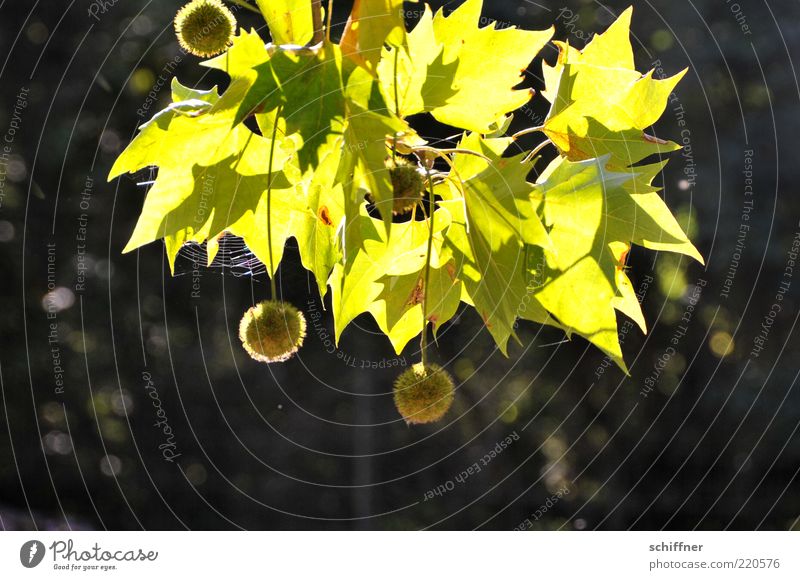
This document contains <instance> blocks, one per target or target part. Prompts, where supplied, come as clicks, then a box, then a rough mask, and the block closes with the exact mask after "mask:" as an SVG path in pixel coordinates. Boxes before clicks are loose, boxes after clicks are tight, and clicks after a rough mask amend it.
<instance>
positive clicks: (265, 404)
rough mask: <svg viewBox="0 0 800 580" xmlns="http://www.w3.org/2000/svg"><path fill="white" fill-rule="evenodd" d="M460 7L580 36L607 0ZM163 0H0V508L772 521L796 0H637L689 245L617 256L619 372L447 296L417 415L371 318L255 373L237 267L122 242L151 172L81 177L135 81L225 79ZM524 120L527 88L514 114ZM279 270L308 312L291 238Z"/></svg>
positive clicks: (261, 291) (115, 130)
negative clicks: (442, 415) (689, 249)
mask: <svg viewBox="0 0 800 580" xmlns="http://www.w3.org/2000/svg"><path fill="white" fill-rule="evenodd" d="M335 4H336V10H335V14H334V22H335V23H337V27H336V30H335V31H334V36H336V35H338V34H339V33H340V32H341V30H342V25H343V22H344V20H345V18H346V13H347V11H348V10H349V8H350V3H348V2H343V1H338V0H337V1H336V3H335ZM442 4H447V6H448V8H452V7H455V6H456V5H458V4H459V2H451V3H441V2H437V3H434V5H436V6H441V5H442ZM485 4H486V6H485V15H486V16H487V17H491V18H494V19H496V20H499V21H501V23H503V25H508V24H509V23H513V24H516V25H519V26H522V27H527V28H537V29H541V28H546V27H548V26H549V25H550V24H552V23H555V25H556V29H557V32H556V37H557V38H560V39H568V40H569V41H570V43H571V44H573V45H577V46H583V44H584V43H585V42H586V40H587V39H588V37H589V35H590V34H591V33H593V32H600V31H602V30H604V29H605V27H606V26H607V25H608V24H609V23H610V22H611V21H612V20H613V18H614V15H615V14H618V13H620V12H621V11H622V10H623V9H624V8H625V7H626V6H627V4H628V3H627V2H610V3H607V4H600V3H598V2H590V1H583V0H581V1H575V0H569V1H566V2H565V3H563V4H560V3H555V4H554V3H552V2H550V3H536V2H527V1H506V0H491V1H487V2H486V3H485ZM180 5H181V2H179V1H175V0H168V1H164V0H162V1H158V2H156V1H152V0H125V1H121V0H120V1H119V2H116V3H114V2H113V0H112V1H110V2H100V3H92V2H89V1H87V0H60V1H54V0H50V1H47V0H45V1H42V0H35V1H33V0H0V87H2V89H0V90H1V91H2V106H0V139H3V141H2V142H0V154H4V152H5V157H3V158H0V159H2V165H0V169H2V170H3V171H4V172H5V174H6V176H5V179H4V180H3V177H2V175H0V180H2V181H0V184H1V185H0V298H1V299H2V307H0V394H1V395H2V397H1V398H0V402H1V403H2V414H0V526H1V527H2V529H12V530H13V529H66V528H71V529H103V528H108V529H142V528H144V529H184V528H191V529H219V528H223V529H235V528H251V529H309V528H310V529H417V528H425V527H432V528H439V529H441V528H447V529H471V528H482V529H514V528H523V529H579V530H582V529H628V528H633V529H661V528H667V529H692V528H698V529H722V528H728V529H756V528H758V529H790V528H798V527H800V524H798V516H800V494H799V493H798V491H799V489H798V479H797V475H798V469H800V447H799V446H798V442H800V436H798V426H799V425H800V385H798V384H797V377H798V371H799V370H800V363H799V362H798V361H800V341H799V340H798V339H797V329H796V324H797V318H798V308H797V306H798V297H799V296H800V269H798V266H797V265H796V264H794V263H793V262H792V256H793V255H794V254H793V253H792V244H793V240H795V239H797V238H796V236H797V235H798V233H799V232H800V196H798V188H800V163H798V162H797V160H798V154H797V145H796V142H795V139H797V137H798V135H800V115H799V114H798V104H799V103H800V91H799V89H798V79H797V70H796V65H795V63H794V58H795V57H798V56H800V3H799V2H797V1H796V0H779V1H772V0H769V1H767V2H763V3H762V2H750V1H748V0H742V1H741V2H739V3H738V4H737V3H733V2H727V1H724V0H693V1H692V2H689V1H686V0H675V1H664V0H660V1H656V2H649V1H648V2H637V3H636V5H635V11H634V18H633V33H634V38H633V42H634V48H635V51H636V55H637V65H638V67H639V69H640V70H648V69H650V68H653V67H654V66H657V65H658V62H657V61H659V60H660V66H661V67H663V71H664V73H666V74H673V73H675V72H678V71H679V70H681V69H683V68H686V67H688V68H689V73H688V74H687V76H686V78H685V79H684V80H683V82H682V83H681V84H680V85H679V87H678V90H677V100H675V101H673V102H672V103H671V104H670V106H669V107H668V109H667V111H666V112H665V115H664V117H663V119H662V121H661V122H660V123H659V125H658V126H657V127H656V129H655V131H656V133H657V134H658V135H659V136H661V137H664V138H669V139H672V140H675V141H678V142H680V143H682V144H684V145H685V148H684V150H683V151H682V152H678V153H676V154H675V155H674V156H673V159H672V162H671V163H670V165H669V166H668V168H667V170H666V172H665V174H664V176H663V186H664V191H663V194H664V196H665V198H666V199H667V203H668V204H669V205H670V207H671V208H672V209H673V210H674V211H675V212H676V213H677V214H678V216H679V217H680V220H681V222H682V223H683V224H684V225H685V226H686V227H687V228H688V230H689V232H690V235H691V236H692V238H693V239H694V240H695V241H696V243H697V245H698V247H699V248H700V251H701V252H702V253H703V254H704V255H705V256H706V257H707V263H708V266H707V267H706V268H704V267H702V266H700V265H698V264H696V263H689V262H688V261H687V260H685V259H679V258H675V257H673V256H670V255H658V254H656V253H653V252H646V251H641V250H635V251H634V252H633V255H632V258H631V268H630V275H631V278H632V280H633V282H634V285H635V286H636V287H637V288H639V289H642V290H643V291H644V289H645V287H647V289H646V295H645V299H644V310H645V313H646V317H647V320H648V323H649V325H650V327H651V332H650V334H649V335H648V336H643V335H642V334H641V333H640V332H639V331H638V330H637V329H631V328H630V324H626V321H625V319H624V318H620V327H621V328H622V329H627V332H626V334H625V338H624V351H625V356H626V359H627V361H628V362H629V365H630V367H631V376H630V377H629V378H626V377H625V376H624V375H623V374H622V373H621V372H620V371H619V370H618V369H616V368H614V367H613V366H609V364H608V362H607V361H604V357H603V356H602V354H601V353H600V352H599V351H598V350H596V349H594V348H589V347H588V345H587V343H585V342H583V341H582V340H575V341H573V342H562V338H563V337H562V336H561V335H560V334H558V333H556V332H551V331H547V330H542V329H540V328H536V327H534V326H532V325H528V324H522V325H521V327H520V336H521V338H522V339H523V342H524V344H525V345H526V346H524V347H520V346H517V345H515V346H512V347H511V349H510V355H511V356H510V358H508V359H506V358H504V357H503V356H502V355H501V354H500V353H499V352H498V351H496V349H495V347H494V344H493V342H492V340H491V337H490V336H489V334H488V333H487V332H486V331H485V330H482V329H481V320H480V319H479V318H478V317H477V316H476V315H475V314H474V313H473V312H466V313H463V315H462V316H460V317H459V318H458V319H457V320H456V321H455V322H453V323H452V324H450V325H449V326H448V327H446V329H445V331H444V332H443V333H442V335H441V336H440V339H439V344H438V348H437V349H436V355H435V356H436V359H437V360H438V361H439V362H440V363H442V364H446V365H447V367H448V368H449V369H450V371H451V372H452V373H453V374H454V375H455V376H456V377H457V379H458V382H459V388H458V392H457V397H456V403H455V405H454V409H453V410H452V411H451V412H450V414H449V415H448V416H447V418H446V420H445V421H444V422H442V423H440V424H438V425H434V426H428V427H416V428H408V427H406V425H405V424H403V423H402V422H401V421H400V420H399V418H398V416H397V414H396V411H395V409H394V406H393V403H392V400H391V395H390V390H391V384H392V381H393V380H394V378H395V377H396V375H397V374H398V373H399V369H398V368H397V367H396V366H395V367H391V364H392V363H396V362H397V360H396V358H395V357H394V354H393V352H392V350H391V348H390V345H389V342H388V340H386V339H385V338H383V337H381V336H380V335H378V334H377V333H376V326H375V325H374V324H373V322H372V321H371V319H369V318H367V317H364V318H360V319H358V321H357V324H356V325H354V326H352V327H351V328H349V329H348V330H347V331H346V333H345V335H344V337H343V340H342V342H341V344H340V345H339V348H338V349H336V350H334V352H333V353H329V352H327V350H331V349H328V348H327V346H326V342H325V337H326V333H327V334H330V333H332V330H333V324H332V320H331V319H330V317H329V315H328V314H327V313H326V314H325V315H324V316H323V317H322V318H320V319H319V322H318V325H317V326H316V327H315V325H314V324H312V326H311V329H310V330H311V332H310V333H309V336H308V338H307V340H306V345H305V346H304V348H303V349H302V351H301V353H300V356H298V357H297V358H295V359H294V360H292V361H290V362H288V363H285V364H283V365H272V366H264V365H260V364H257V363H255V362H253V361H251V360H250V359H248V357H247V355H246V354H245V353H244V352H243V350H242V349H241V348H240V346H239V344H238V339H237V336H236V332H237V327H238V322H239V318H240V316H241V314H242V312H243V311H244V310H245V309H246V308H247V307H248V306H249V305H251V304H252V303H253V301H254V300H259V299H263V298H265V297H266V296H267V295H268V283H267V281H266V280H265V279H264V278H263V276H258V275H257V272H254V274H256V275H251V276H247V275H246V276H235V275H232V274H222V273H220V271H219V270H206V269H201V270H198V271H193V270H194V269H193V266H192V263H191V261H190V260H183V261H182V262H181V263H180V264H179V270H180V272H179V274H180V275H178V276H176V277H174V278H171V277H170V276H169V272H168V268H167V266H166V263H165V260H164V251H163V247H162V246H161V245H160V244H151V245H150V246H148V247H145V248H143V249H142V250H141V251H140V252H138V253H133V254H128V255H124V256H123V255H121V250H122V248H123V246H124V243H125V241H126V240H127V238H128V236H129V235H130V233H131V231H132V228H133V226H134V224H135V221H136V218H137V216H138V212H139V210H140V209H141V205H142V200H143V196H144V193H145V188H144V187H142V186H137V181H139V182H141V181H147V180H148V179H149V177H150V176H149V175H147V174H142V175H139V176H135V177H134V178H122V179H120V180H118V181H116V182H113V183H110V184H109V183H106V179H105V176H106V175H107V174H108V170H109V168H110V166H111V164H112V162H113V160H114V159H115V156H116V155H117V154H118V153H119V152H120V151H121V150H122V148H124V146H125V145H126V144H127V143H128V142H129V141H130V139H131V137H132V135H133V134H134V132H135V130H136V128H137V126H138V124H140V123H141V122H142V121H143V120H145V119H147V118H149V116H150V115H151V114H152V113H153V112H154V111H155V110H157V108H159V107H161V106H163V104H164V103H166V102H167V101H168V99H169V90H168V88H167V87H166V86H165V87H164V88H162V89H161V90H160V91H159V90H156V93H157V94H156V98H157V100H158V103H157V105H154V106H153V107H152V108H151V109H150V110H149V111H143V110H142V109H143V107H146V105H147V103H148V94H149V93H150V92H151V91H152V90H154V88H156V89H157V88H158V82H157V80H158V78H159V77H160V76H161V75H165V76H166V77H167V78H169V77H171V76H173V75H176V76H178V78H180V80H181V81H182V82H183V83H184V84H187V85H195V84H197V85H199V86H204V87H210V86H212V85H213V84H215V83H221V84H222V85H223V86H224V84H225V82H226V81H225V79H224V77H222V76H216V75H215V74H211V73H208V71H206V70H205V69H202V68H200V67H198V66H197V59H195V58H193V57H186V56H183V57H181V54H180V52H179V48H178V44H177V42H176V40H175V37H174V34H173V33H172V30H171V22H172V18H173V16H174V13H175V11H176V10H177V8H179V7H180ZM92 13H94V14H96V15H97V17H96V18H95V17H93V16H92V15H91V14H92ZM237 15H238V17H239V21H240V24H241V25H243V26H247V27H250V26H256V27H258V26H259V19H258V17H257V16H256V15H251V14H245V13H244V12H243V11H242V10H238V11H237ZM261 31H262V33H263V34H264V36H265V37H266V32H265V31H264V30H261ZM555 55H556V50H555V48H554V47H552V46H550V47H548V48H547V49H546V50H545V52H544V55H543V56H544V57H545V58H546V59H547V60H548V61H550V62H552V61H553V60H554V58H555ZM176 57H180V58H179V59H178V60H177V61H176V60H175V59H176ZM486 66H492V63H491V62H487V63H486ZM204 75H205V76H204ZM540 77H541V61H540V60H539V61H537V62H534V63H533V64H532V65H531V67H530V69H529V71H528V74H527V81H526V84H528V85H529V86H532V87H535V88H541V86H542V82H541V78H540ZM546 112H547V108H546V103H544V101H543V99H541V98H536V99H534V101H533V102H532V104H531V105H530V106H529V107H527V108H526V109H525V110H523V111H522V112H521V113H520V114H519V115H518V118H517V121H516V122H515V128H517V127H525V126H532V125H536V124H539V123H541V121H542V119H543V116H544V115H545V114H546ZM681 119H683V120H684V121H685V125H684V126H679V120H681ZM417 128H418V129H419V131H420V132H421V133H422V134H423V135H440V134H443V133H442V129H441V128H436V127H434V126H432V125H430V124H428V125H426V121H425V120H422V121H421V122H420V123H419V124H418V125H417ZM533 143H535V142H534V141H532V142H531V143H526V145H532V144H533ZM3 147H7V149H3ZM748 151H751V153H747V152H748ZM747 171H752V195H747V194H746V190H745V188H746V185H747V184H748V183H747V181H746V180H747V179H750V177H748V174H746V173H745V172H747ZM750 204H752V205H750ZM745 216H746V217H745ZM796 250H797V246H795V251H796ZM794 258H795V259H796V258H797V256H794ZM793 264H794V270H791V267H792V266H793ZM240 273H241V272H240ZM651 278H652V280H651ZM279 281H280V287H281V291H282V293H283V295H284V297H285V298H286V299H288V300H290V301H291V302H293V303H294V304H295V305H297V306H299V307H301V308H302V309H304V310H305V311H306V312H309V311H313V310H314V309H316V310H317V311H321V305H320V300H319V296H318V294H317V292H316V290H315V288H314V286H313V284H310V283H309V280H308V277H307V275H306V273H305V272H304V270H303V269H302V268H301V267H300V264H299V260H298V258H297V253H296V251H295V250H294V249H293V248H290V250H289V251H288V255H287V259H286V261H285V262H284V265H283V266H282V269H281V275H280V280H279ZM648 284H649V285H648ZM682 319H683V320H684V322H681V320H682ZM687 321H688V322H687ZM681 327H684V330H685V336H684V330H681ZM673 340H674V342H673ZM674 344H677V346H674V347H673V345H674ZM412 346H413V348H411V347H410V348H409V350H408V351H407V352H406V353H404V356H403V357H400V359H399V360H400V362H404V363H405V364H411V363H413V362H415V361H416V359H417V356H418V355H417V353H416V351H417V348H416V344H414V345H412ZM671 347H672V348H671ZM673 348H674V350H673ZM373 363H374V366H377V367H381V366H389V367H390V368H377V369H374V368H370V369H362V368H361V367H362V366H363V365H366V366H373ZM501 442H503V443H502V444H501ZM498 449H499V450H500V451H497V450H498ZM487 454H488V460H487V459H486V456H487ZM482 459H483V461H482ZM476 463H477V465H478V467H480V471H477V470H476V469H474V468H473V469H470V468H471V467H472V466H473V465H474V464H476Z"/></svg>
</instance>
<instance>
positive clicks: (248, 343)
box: [239, 300, 306, 363]
mask: <svg viewBox="0 0 800 580" xmlns="http://www.w3.org/2000/svg"><path fill="white" fill-rule="evenodd" d="M305 336H306V319H305V317H304V316H303V313H302V312H300V311H299V310H298V309H297V308H295V307H294V306H292V305H291V304H285V303H283V302H278V301H276V300H266V301H264V302H261V303H260V304H257V305H256V306H253V307H252V308H251V309H250V310H248V311H247V312H245V313H244V316H243V317H242V322H241V323H240V324H239V338H240V339H241V341H242V345H244V349H245V350H246V351H247V353H248V354H249V355H250V356H251V357H253V359H255V360H257V361H259V362H266V363H273V362H283V361H285V360H288V359H290V358H291V357H292V355H294V353H296V352H297V350H298V349H299V348H300V347H301V346H303V339H305Z"/></svg>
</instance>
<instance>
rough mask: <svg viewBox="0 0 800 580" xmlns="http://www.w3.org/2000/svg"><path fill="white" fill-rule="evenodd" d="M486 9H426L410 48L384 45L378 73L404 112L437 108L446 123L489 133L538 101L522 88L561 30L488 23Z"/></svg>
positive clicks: (478, 1)
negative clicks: (533, 63) (529, 71)
mask: <svg viewBox="0 0 800 580" xmlns="http://www.w3.org/2000/svg"><path fill="white" fill-rule="evenodd" d="M482 6H483V1H482V0H467V1H466V2H464V4H462V5H461V6H459V7H458V8H457V9H456V10H454V11H453V12H452V13H451V14H450V16H448V17H445V15H444V12H443V11H442V10H440V11H438V12H437V13H436V15H435V16H434V15H433V14H432V13H431V11H430V9H429V8H427V7H426V10H425V13H424V15H423V16H422V19H421V20H420V22H419V23H418V24H417V26H416V27H415V28H414V30H412V31H411V33H409V35H408V40H407V46H398V47H396V48H395V47H393V48H392V49H387V50H384V53H383V58H382V60H381V62H380V66H379V68H378V73H379V77H380V81H381V85H382V87H383V90H384V94H385V95H386V98H387V101H388V102H389V103H390V104H391V105H392V106H393V107H394V106H395V99H394V95H395V90H396V91H397V95H398V101H399V102H398V103H397V105H399V106H397V109H396V111H397V112H398V114H400V115H401V116H403V117H406V116H408V115H413V114H415V113H421V112H430V113H432V114H433V116H434V117H435V118H436V119H437V120H438V121H440V122H442V123H445V124H448V125H452V126H454V127H459V128H462V129H466V130H469V131H476V132H480V133H488V132H490V130H491V127H492V125H493V124H495V123H497V122H498V120H500V119H502V117H504V116H505V115H506V114H508V113H510V112H511V111H514V110H516V109H518V108H520V107H521V106H523V105H524V104H525V103H527V102H528V101H529V100H530V98H531V96H532V93H531V91H529V90H514V87H515V86H517V85H518V84H520V82H521V81H522V80H523V77H522V71H524V70H525V69H526V68H527V67H528V65H530V63H531V61H532V60H533V59H534V58H535V57H536V55H537V54H538V53H539V51H541V49H542V48H543V47H544V45H545V44H547V42H548V41H549V40H550V38H551V37H552V34H553V29H552V28H551V29H549V30H543V31H527V30H519V29H517V28H514V27H508V28H502V29H498V28H497V26H496V25H491V26H486V27H484V28H481V27H480V24H481V9H482ZM396 51H399V52H396ZM490 55H491V56H490ZM395 64H396V66H395ZM395 79H396V81H395Z"/></svg>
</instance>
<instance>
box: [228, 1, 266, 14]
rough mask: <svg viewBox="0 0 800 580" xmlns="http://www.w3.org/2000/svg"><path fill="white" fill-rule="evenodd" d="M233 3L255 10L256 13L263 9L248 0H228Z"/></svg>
mask: <svg viewBox="0 0 800 580" xmlns="http://www.w3.org/2000/svg"><path fill="white" fill-rule="evenodd" d="M228 2H230V3H231V4H236V5H237V6H241V7H242V8H247V9H248V10H250V11H251V12H255V13H256V14H261V10H259V9H258V8H256V7H255V6H253V5H252V4H250V3H249V2H246V1H245V0H228Z"/></svg>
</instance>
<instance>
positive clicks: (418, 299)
mask: <svg viewBox="0 0 800 580" xmlns="http://www.w3.org/2000/svg"><path fill="white" fill-rule="evenodd" d="M424 299H425V283H424V281H423V280H422V277H420V278H419V279H418V280H417V285H416V286H414V290H412V291H411V296H410V297H409V299H408V305H409V306H416V305H417V304H422V301H423V300H424Z"/></svg>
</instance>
